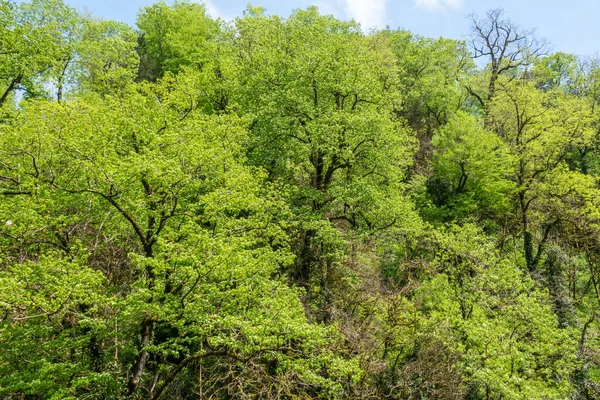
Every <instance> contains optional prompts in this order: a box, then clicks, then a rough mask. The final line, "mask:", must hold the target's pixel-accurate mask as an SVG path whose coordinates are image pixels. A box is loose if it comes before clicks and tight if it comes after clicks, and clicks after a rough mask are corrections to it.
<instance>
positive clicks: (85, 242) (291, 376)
mask: <svg viewBox="0 0 600 400" xmlns="http://www.w3.org/2000/svg"><path fill="white" fill-rule="evenodd" d="M195 81H197V80H196V79H194V77H193V76H186V75H179V76H178V77H177V78H166V79H164V80H163V81H161V82H160V83H158V84H156V85H151V84H141V85H130V86H129V87H128V88H126V89H125V90H124V91H123V94H122V95H121V96H107V97H106V98H104V99H103V100H98V101H96V102H85V101H82V100H79V101H74V100H72V101H70V102H63V103H60V104H59V103H49V102H40V103H31V104H28V105H27V108H26V110H25V111H23V112H22V113H21V114H19V118H18V120H17V121H15V122H14V124H13V125H11V126H4V127H3V128H2V129H3V132H2V133H3V134H2V149H3V164H2V169H3V171H2V177H3V180H2V186H3V189H6V191H5V192H4V195H3V196H2V197H1V198H0V200H1V203H0V207H2V210H3V215H5V214H4V212H6V213H7V214H6V215H14V220H11V221H14V222H11V223H10V224H6V223H5V224H4V225H3V227H2V230H1V232H2V237H3V238H4V239H3V246H4V248H9V249H10V248H12V249H14V251H11V252H6V253H4V252H3V254H6V257H3V260H2V261H3V267H2V269H1V270H0V282H1V283H0V284H1V285H2V290H1V291H2V292H3V293H4V294H6V296H4V297H2V300H1V301H2V303H0V304H2V305H1V307H2V310H3V315H4V316H3V318H2V320H1V321H0V326H1V328H0V335H2V341H1V342H2V346H3V350H2V356H1V357H3V358H2V362H1V363H0V364H1V367H0V368H2V373H0V375H1V376H2V378H1V379H0V390H1V391H2V393H4V394H6V395H11V394H15V393H25V394H28V395H37V396H44V397H48V398H50V397H51V396H55V397H56V396H60V397H67V396H72V397H79V396H84V395H86V394H90V393H97V391H98V390H100V389H99V388H100V387H102V388H103V389H102V390H103V393H104V395H107V396H109V395H119V396H121V395H129V396H133V397H138V398H141V397H145V398H159V397H160V396H167V393H169V390H170V387H171V386H172V385H173V383H174V382H178V381H181V380H186V379H188V371H189V370H190V368H192V371H193V369H195V368H202V369H203V371H204V372H203V374H204V378H203V379H204V382H205V384H202V385H206V386H205V387H204V386H202V387H204V388H205V389H204V390H206V391H212V393H213V394H214V395H215V396H221V395H222V393H225V392H228V393H232V392H236V391H238V392H239V393H243V392H244V391H246V390H250V389H249V388H252V387H253V386H254V385H257V384H258V382H263V381H264V382H269V384H267V383H265V388H264V389H265V390H266V391H267V393H268V392H269V391H270V390H273V391H278V392H280V393H288V395H290V396H292V395H300V394H301V393H302V391H304V390H309V391H311V392H315V393H323V395H324V396H339V395H340V394H341V393H343V391H344V385H346V384H347V381H345V379H346V378H342V379H341V380H339V381H337V382H335V380H333V381H332V380H330V379H329V378H327V377H326V376H325V375H324V374H321V373H320V372H314V371H327V370H330V371H334V370H338V369H339V370H340V371H346V372H348V373H351V371H355V366H354V362H353V361H352V360H344V357H342V358H340V357H339V356H338V355H335V354H332V353H329V352H327V351H326V352H324V353H321V351H322V350H324V349H326V348H327V347H329V346H333V345H334V343H336V342H337V339H335V334H334V332H332V330H331V329H330V328H324V327H319V326H316V325H312V324H310V323H309V322H308V321H307V319H306V317H305V315H304V312H303V309H302V305H301V303H300V301H299V294H300V293H299V292H298V291H297V290H296V289H293V288H290V287H288V286H286V285H285V283H284V281H282V279H280V278H277V275H278V271H279V270H280V268H281V267H282V266H286V265H289V263H290V262H291V261H292V259H293V257H292V255H291V254H290V250H289V239H288V237H287V234H286V232H285V230H284V227H285V224H286V222H285V216H286V214H287V210H286V208H287V206H286V204H285V202H283V199H282V198H281V197H280V194H278V193H277V192H276V191H274V190H273V189H272V188H271V187H270V186H269V185H267V184H265V183H264V177H263V174H262V173H261V172H260V171H258V170H256V169H253V168H249V167H246V166H244V165H243V160H244V155H243V151H242V150H243V147H242V145H241V144H242V143H243V142H244V140H245V139H244V137H245V135H246V134H247V131H246V129H245V127H244V125H245V122H244V120H243V119H239V118H237V117H235V116H230V115H223V116H210V115H203V114H202V113H201V112H199V111H198V110H197V103H195V101H194V99H195V98H196V96H195V95H194V94H195V93H198V88H197V87H194V85H193V82H195ZM190 99H192V101H191V102H190ZM9 191H10V192H11V193H8V192H9ZM15 197H16V199H18V202H16V203H15V202H14V200H13V199H14V198H15ZM83 210H87V211H85V212H84V211H83ZM82 214H87V215H89V217H88V218H87V220H85V221H81V220H80V218H81V215H82ZM71 218H73V219H71ZM115 235H116V236H121V237H123V239H124V240H123V244H122V246H123V251H120V252H118V253H117V254H116V255H115V256H116V257H121V259H117V260H112V261H113V262H116V263H118V264H120V265H121V267H120V268H126V269H127V270H128V273H126V276H125V277H123V278H122V280H121V281H120V282H114V281H113V282H111V281H110V280H108V278H109V275H108V274H106V275H105V274H104V270H103V268H106V267H107V265H106V264H104V263H98V262H97V261H98V258H100V257H103V256H104V257H106V254H105V253H104V254H103V252H102V250H105V248H104V246H103V245H99V244H97V241H98V237H112V236H115ZM11 255H13V256H11ZM19 257H21V258H19ZM22 257H24V258H25V259H23V258H22ZM92 260H96V262H95V263H93V262H91V261H92ZM70 271H78V272H77V273H73V274H71V273H70ZM122 273H123V272H122ZM64 274H70V275H69V279H51V277H52V276H54V275H56V276H58V277H60V276H62V275H64ZM77 281H78V282H79V283H78V284H76V285H75V287H74V288H71V287H70V286H72V285H74V282H77ZM32 285H33V286H32ZM40 285H41V286H40ZM40 287H43V288H44V290H40ZM32 293H34V295H32ZM32 296H33V297H32ZM332 334H333V335H334V336H331V335H332ZM23 338H25V340H23ZM32 340H35V341H37V342H38V343H39V346H38V347H36V348H35V349H33V350H31V351H23V349H24V346H26V345H27V343H30V341H32ZM9 349H14V350H9ZM43 354H45V356H42V355H43ZM318 354H322V356H321V355H318ZM76 360H82V361H81V362H77V361H76ZM336 360H337V361H336ZM338 361H339V362H338ZM36 371H43V374H42V375H40V376H39V379H37V380H31V376H33V375H34V374H35V373H36ZM234 371H235V372H234ZM190 373H192V372H190ZM194 374H195V372H193V373H192V375H194ZM325 374H327V373H325ZM334 375H335V374H334ZM194 376H195V375H194ZM274 376H275V377H277V378H274ZM340 376H348V375H340ZM302 377H303V378H302ZM298 379H300V380H298ZM300 381H303V382H305V383H304V384H302V385H299V384H295V383H293V382H296V383H298V382H300ZM194 382H195V383H194V384H193V385H190V386H189V387H188V389H187V390H188V391H191V390H194V389H195V388H197V387H198V384H197V382H196V381H194ZM217 384H218V385H217ZM215 385H217V386H215ZM272 385H275V386H272ZM213 387H214V389H211V388H213ZM240 395H241V394H240Z"/></svg>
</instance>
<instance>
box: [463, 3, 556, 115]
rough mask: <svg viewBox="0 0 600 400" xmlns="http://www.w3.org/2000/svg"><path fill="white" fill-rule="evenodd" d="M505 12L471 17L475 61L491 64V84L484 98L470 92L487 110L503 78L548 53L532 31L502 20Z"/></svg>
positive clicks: (492, 11) (471, 42) (500, 10)
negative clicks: (483, 59)
mask: <svg viewBox="0 0 600 400" xmlns="http://www.w3.org/2000/svg"><path fill="white" fill-rule="evenodd" d="M503 13H504V12H503V10H502V9H495V10H491V11H488V12H487V13H486V16H485V18H483V19H479V18H477V17H476V16H475V15H472V16H471V30H472V38H471V41H470V45H471V48H472V50H473V57H474V58H475V59H477V58H481V57H483V58H485V59H486V61H488V62H489V74H490V75H489V80H488V82H489V83H488V87H487V93H486V94H485V97H484V96H483V95H482V94H478V93H476V92H474V91H473V90H472V89H470V90H469V91H470V92H471V94H472V95H474V96H475V97H476V98H477V100H478V101H479V102H480V104H481V106H482V107H484V106H485V102H486V101H489V100H491V99H493V97H494V95H495V94H496V82H497V81H498V78H499V77H500V76H505V75H507V74H509V73H514V72H516V71H517V70H518V69H519V68H523V67H527V66H529V65H531V64H532V63H533V62H534V61H535V60H536V59H537V58H538V57H540V56H541V55H543V54H544V53H545V51H546V42H545V41H543V40H538V39H536V37H535V36H534V32H533V31H532V30H524V29H522V28H520V27H519V26H517V25H515V24H514V23H513V22H511V21H510V20H507V19H503Z"/></svg>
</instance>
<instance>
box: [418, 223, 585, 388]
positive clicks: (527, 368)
mask: <svg viewBox="0 0 600 400" xmlns="http://www.w3.org/2000/svg"><path fill="white" fill-rule="evenodd" d="M440 240H441V242H440V244H439V245H440V246H441V248H440V252H439V253H438V257H437V259H436V261H435V263H436V264H437V265H438V268H440V269H441V271H442V272H443V273H442V274H440V275H437V276H435V277H434V278H432V279H431V280H430V281H429V282H426V283H424V285H423V286H422V287H421V288H419V290H418V291H417V295H416V296H417V298H416V303H417V304H420V307H419V310H420V311H421V312H422V313H423V318H424V326H423V329H424V331H425V332H428V331H429V330H431V333H430V334H431V335H435V332H436V331H440V330H441V331H442V332H446V334H449V335H450V336H449V337H446V339H445V340H446V341H447V343H448V344H447V345H448V346H449V348H450V349H452V351H453V352H456V353H457V354H458V355H459V358H460V361H459V362H458V363H457V365H456V368H459V369H460V370H462V371H463V372H464V373H465V374H466V377H467V378H468V380H469V381H470V382H471V388H470V391H471V393H472V395H474V396H485V393H488V395H489V396H492V397H504V398H511V399H529V398H536V399H548V398H552V399H561V398H564V397H565V396H568V394H569V393H570V390H571V386H570V382H569V379H570V375H571V374H572V373H573V371H574V370H575V369H576V368H577V367H578V362H577V358H576V355H575V352H576V348H577V339H576V338H577V334H576V332H575V330H572V329H560V328H559V327H558V322H557V319H556V316H555V314H554V313H553V312H552V308H551V307H550V305H549V298H548V296H547V295H546V294H545V293H543V292H542V291H540V290H539V289H537V288H536V287H535V284H534V282H533V281H532V280H531V278H529V277H528V276H527V275H526V274H524V273H523V272H522V271H521V270H519V268H518V267H516V266H515V264H514V263H513V262H511V261H510V260H508V259H503V258H501V257H498V255H497V254H495V252H494V246H493V244H492V243H490V242H489V241H488V240H487V239H486V238H485V237H484V236H482V235H481V233H480V232H478V230H477V228H475V227H474V226H471V225H465V226H464V227H462V228H459V227H454V228H453V229H452V230H451V231H449V232H448V234H447V235H444V236H442V237H440Z"/></svg>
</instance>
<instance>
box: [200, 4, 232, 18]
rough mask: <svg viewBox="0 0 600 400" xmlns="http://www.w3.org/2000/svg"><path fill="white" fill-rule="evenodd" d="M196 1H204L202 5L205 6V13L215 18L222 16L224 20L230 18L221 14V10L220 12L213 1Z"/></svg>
mask: <svg viewBox="0 0 600 400" xmlns="http://www.w3.org/2000/svg"><path fill="white" fill-rule="evenodd" d="M198 3H204V6H205V7H206V13H207V14H208V15H210V16H211V17H213V18H215V19H216V18H222V19H224V20H229V19H231V18H228V17H227V16H226V15H225V14H223V12H221V10H219V7H217V5H216V4H215V3H213V2H212V1H211V0H200V1H198Z"/></svg>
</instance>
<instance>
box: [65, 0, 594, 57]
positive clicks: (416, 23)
mask: <svg viewBox="0 0 600 400" xmlns="http://www.w3.org/2000/svg"><path fill="white" fill-rule="evenodd" d="M65 1H66V2H67V3H68V4H70V5H71V6H73V7H75V8H77V9H80V10H83V9H87V10H88V11H90V12H92V14H94V15H96V16H98V17H102V18H105V19H114V20H117V21H122V22H127V23H129V24H131V25H134V24H135V18H136V14H137V12H138V10H139V9H140V8H143V7H145V6H148V5H151V4H152V3H154V2H155V1H154V0H65ZM167 2H168V1H167ZM199 2H200V1H199ZM248 2H249V0H206V1H204V3H205V4H206V5H207V8H208V10H209V13H210V14H211V15H212V16H213V17H221V18H224V19H233V18H235V17H236V16H239V15H241V13H242V11H243V10H244V9H245V8H246V5H247V4H248ZM250 2H251V3H252V5H255V6H262V7H264V8H265V9H266V11H267V13H269V14H277V15H281V16H288V15H289V14H290V12H291V11H292V10H294V9H297V8H306V7H308V6H310V5H316V6H318V7H319V9H320V10H321V12H322V13H324V14H333V15H335V16H336V17H338V18H341V19H351V18H354V19H355V20H356V21H358V22H360V23H361V25H362V27H363V29H365V30H368V29H369V28H385V27H386V26H389V27H390V28H393V29H395V28H402V29H407V30H409V31H411V32H413V33H416V34H420V35H423V36H427V37H434V38H437V37H440V36H442V37H447V38H453V39H466V38H467V37H468V35H469V20H468V17H469V15H471V14H476V15H480V16H483V15H484V14H485V12H486V11H488V10H490V9H495V8H502V9H504V11H505V13H506V16H507V17H508V18H510V19H511V20H512V21H513V22H514V23H516V24H517V25H519V26H521V27H523V28H527V29H535V30H536V36H537V37H539V38H544V39H546V40H548V41H549V42H550V43H551V49H552V50H553V51H562V52H566V53H573V54H577V55H582V56H591V55H594V54H596V53H599V52H600V40H599V39H600V23H598V16H599V15H600V0H572V2H566V1H564V0H495V1H494V0H293V1H281V0H252V1H250Z"/></svg>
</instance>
